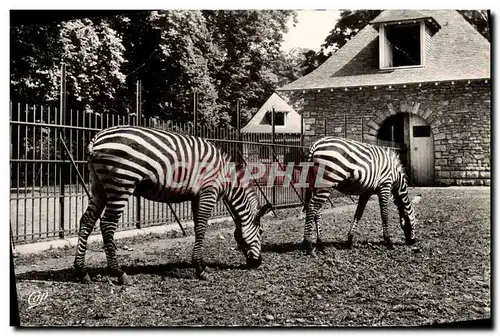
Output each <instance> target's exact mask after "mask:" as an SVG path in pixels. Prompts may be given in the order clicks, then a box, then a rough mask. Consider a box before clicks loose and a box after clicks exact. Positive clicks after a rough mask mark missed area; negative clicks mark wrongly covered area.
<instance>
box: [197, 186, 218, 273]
mask: <svg viewBox="0 0 500 336" xmlns="http://www.w3.org/2000/svg"><path fill="white" fill-rule="evenodd" d="M216 201H217V192H216V191H215V190H214V189H212V188H209V189H206V190H203V191H201V192H200V194H199V196H198V198H196V199H194V200H193V201H192V202H191V204H192V209H193V218H194V236H195V238H194V247H193V259H192V260H193V266H194V269H195V272H196V277H197V278H198V279H202V280H209V276H208V274H207V273H206V272H205V264H204V263H203V241H204V239H205V233H206V231H207V223H208V218H209V217H210V215H211V213H212V211H213V208H214V205H215V202H216Z"/></svg>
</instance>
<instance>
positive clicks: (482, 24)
mask: <svg viewBox="0 0 500 336" xmlns="http://www.w3.org/2000/svg"><path fill="white" fill-rule="evenodd" d="M458 12H459V13H460V14H462V15H463V17H464V18H465V19H466V20H467V22H469V23H470V24H471V25H472V26H474V28H476V30H477V31H478V32H480V33H481V35H483V36H484V38H485V39H487V40H488V41H491V37H490V19H489V13H488V12H489V11H487V10H479V11H477V10H459V11H458Z"/></svg>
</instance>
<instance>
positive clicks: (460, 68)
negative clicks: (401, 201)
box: [278, 10, 491, 185]
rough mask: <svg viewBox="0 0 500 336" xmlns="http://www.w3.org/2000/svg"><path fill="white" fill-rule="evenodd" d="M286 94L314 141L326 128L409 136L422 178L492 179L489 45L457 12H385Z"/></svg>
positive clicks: (449, 181) (409, 154)
mask: <svg viewBox="0 0 500 336" xmlns="http://www.w3.org/2000/svg"><path fill="white" fill-rule="evenodd" d="M278 92H279V93H280V95H281V96H284V97H286V99H287V101H288V103H289V104H291V105H292V106H293V107H294V108H295V110H296V111H297V112H299V113H300V114H301V115H302V117H303V119H304V131H305V132H304V133H305V144H306V145H308V144H310V143H312V142H313V141H314V140H316V139H318V138H319V137H321V136H323V135H324V133H325V132H326V134H328V135H333V136H340V137H348V138H352V139H356V140H360V141H364V142H371V143H379V142H383V141H390V142H392V143H401V144H404V148H406V151H404V154H403V162H405V163H406V165H407V169H408V172H409V175H410V178H411V179H412V182H413V184H415V185H490V127H491V118H490V116H491V86H490V43H489V42H488V40H486V39H485V38H484V37H483V36H482V35H481V34H479V33H478V32H477V31H476V30H475V29H474V27H472V26H471V25H470V24H469V23H468V22H467V21H466V20H465V19H464V18H463V17H462V15H461V14H460V13H458V12H457V11H454V10H428V11H427V10H426V11H416V10H387V11H383V12H382V13H381V14H380V15H379V16H378V17H377V18H375V19H374V20H373V21H372V22H371V23H370V24H369V25H367V26H366V27H365V28H364V29H362V30H361V31H360V32H359V33H358V34H357V35H356V36H355V37H354V38H353V39H352V40H350V41H349V42H348V43H347V44H345V45H344V46H343V47H342V48H341V49H339V50H338V51H337V52H336V53H334V54H333V55H332V56H331V57H330V58H329V59H328V60H327V61H326V62H325V63H323V64H322V65H321V66H320V67H318V68H317V69H316V70H315V71H313V72H311V73H310V74H308V75H306V76H304V77H302V78H299V79H298V80H296V81H294V82H292V83H289V84H288V85H286V86H284V87H282V88H280V89H278ZM325 119H326V122H325Z"/></svg>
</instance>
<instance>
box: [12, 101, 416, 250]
mask: <svg viewBox="0 0 500 336" xmlns="http://www.w3.org/2000/svg"><path fill="white" fill-rule="evenodd" d="M138 101H139V99H138ZM60 106H62V107H63V110H62V112H61V107H59V108H58V107H54V106H40V105H22V104H15V103H11V105H10V135H11V142H10V145H11V148H10V150H11V159H10V170H11V172H10V173H11V174H10V177H11V183H10V228H11V235H12V240H13V243H14V244H20V243H28V242H34V241H37V240H45V239H54V238H64V237H68V236H73V235H75V234H76V233H77V231H78V228H79V221H80V217H81V215H82V214H83V212H84V211H85V209H86V207H87V202H88V198H87V195H86V192H85V189H84V186H83V185H82V183H81V182H80V181H79V180H78V172H79V173H81V176H82V177H83V180H84V182H85V184H86V185H88V182H89V174H88V168H87V158H86V153H85V148H86V146H87V144H88V142H89V141H90V140H91V139H92V137H93V136H94V135H95V134H96V133H97V132H98V131H100V130H102V129H105V128H108V127H111V126H115V125H138V124H139V125H142V126H146V127H152V128H159V129H164V130H170V131H175V132H178V133H184V134H191V135H197V136H200V137H203V138H205V139H207V140H209V141H211V142H213V143H214V144H215V145H216V146H218V147H220V148H221V149H223V150H224V151H226V152H227V153H229V154H230V155H231V156H232V159H233V160H234V161H236V162H246V163H256V162H259V163H262V164H264V165H267V166H268V167H270V166H272V165H278V168H279V169H282V170H286V168H287V164H289V163H291V162H294V163H296V164H297V165H298V164H299V163H300V162H302V161H303V158H304V153H305V152H306V151H307V148H306V147H304V146H303V145H302V144H303V137H302V135H301V134H281V133H275V132H273V133H270V134H251V133H250V134H249V133H241V132H239V127H237V128H208V127H205V126H201V125H198V124H197V122H196V119H195V122H194V123H173V122H166V121H162V120H159V119H157V118H144V117H141V113H140V108H138V109H137V110H138V112H139V113H137V114H136V115H127V116H124V115H114V114H109V113H108V114H96V113H89V112H84V111H79V110H72V109H69V110H67V109H65V108H64V105H63V104H61V105H60ZM195 106H196V105H195ZM195 115H196V111H195ZM137 116H139V117H137ZM238 125H239V122H238ZM325 125H326V122H325ZM325 135H327V133H326V127H325ZM61 140H62V141H61ZM63 142H64V144H65V145H66V147H67V148H68V151H69V153H70V155H71V158H72V159H73V160H74V165H73V164H72V162H71V160H70V157H69V156H68V154H67V153H66V152H65V150H64V146H63ZM376 144H378V145H382V146H386V147H393V148H395V149H396V150H397V151H399V152H400V154H402V155H401V157H402V158H403V161H404V158H405V157H406V155H405V154H404V153H405V150H406V149H405V147H404V146H402V145H401V144H396V143H388V142H384V141H380V140H379V141H377V143H376ZM75 167H76V169H75ZM265 171H266V172H267V174H268V173H269V172H270V169H266V170H265ZM267 174H265V175H263V176H261V177H260V178H258V179H257V180H256V181H255V184H256V187H258V188H259V191H258V195H259V197H260V201H261V202H262V203H263V202H264V201H270V202H271V203H272V204H273V205H274V206H275V207H292V206H297V205H300V204H301V202H302V196H301V194H302V190H296V189H295V188H293V187H290V186H284V185H283V182H284V178H283V177H277V178H276V179H274V180H273V181H272V183H268V182H269V181H268V179H269V175H267ZM299 175H300V169H299V168H298V167H296V169H294V170H293V174H292V182H293V181H297V180H298V177H299ZM172 209H173V211H174V212H175V214H177V216H178V218H179V219H180V220H181V221H186V220H191V219H192V213H191V209H190V203H189V202H184V203H180V204H172ZM175 214H174V213H173V212H172V210H170V208H169V205H167V204H164V203H157V202H153V201H149V200H145V199H143V198H139V197H132V198H130V200H129V202H128V205H127V207H126V208H125V211H124V213H123V215H122V217H121V218H120V222H119V225H118V229H119V230H126V229H131V228H140V227H147V226H153V225H160V224H164V223H169V222H173V221H175V220H176V219H175ZM213 216H214V217H225V216H229V213H228V212H227V211H226V208H225V206H224V205H223V203H222V202H219V203H217V205H216V208H215V209H214V211H213ZM95 231H96V232H98V231H99V225H98V224H97V225H96V230H95Z"/></svg>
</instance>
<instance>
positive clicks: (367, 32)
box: [278, 10, 490, 91]
mask: <svg viewBox="0 0 500 336" xmlns="http://www.w3.org/2000/svg"><path fill="white" fill-rule="evenodd" d="M422 17H432V18H433V19H434V20H435V21H436V22H437V23H438V24H439V25H440V26H441V28H440V29H439V31H438V32H437V33H436V34H435V35H434V36H432V38H431V45H430V46H429V47H428V51H427V53H426V59H425V67H422V68H408V69H393V70H380V69H379V46H378V32H377V30H376V29H374V27H373V26H372V25H367V26H366V27H365V28H363V29H362V30H361V31H360V32H359V33H358V34H357V35H356V36H355V37H354V38H352V39H351V40H350V41H349V42H347V43H346V44H345V45H344V46H343V47H342V48H340V49H339V50H338V51H337V52H336V53H334V54H333V55H332V56H331V57H330V58H329V59H328V60H326V61H325V62H324V63H323V64H322V65H321V66H319V67H318V68H317V69H315V70H314V71H313V72H311V73H310V74H308V75H306V76H304V77H301V78H299V79H297V80H296V81H294V82H292V83H289V84H287V85H285V86H284V87H282V88H280V89H278V91H285V90H302V89H321V88H336V87H351V86H371V85H396V84H409V83H422V82H434V81H436V82H437V81H445V80H467V79H482V78H490V43H489V42H488V40H486V39H485V38H484V37H483V36H482V35H481V34H480V33H479V32H477V31H476V30H475V29H474V27H473V26H472V25H470V24H469V23H468V22H467V21H466V20H465V19H464V18H463V17H462V15H461V14H460V13H458V12H457V11H455V10H420V11H414V10H404V11H403V10H387V11H384V12H382V13H381V14H380V15H379V16H378V17H377V18H375V20H374V21H372V22H381V21H380V20H383V21H387V20H389V21H393V20H398V19H401V20H403V19H407V18H411V19H413V18H415V19H416V18H422Z"/></svg>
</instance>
